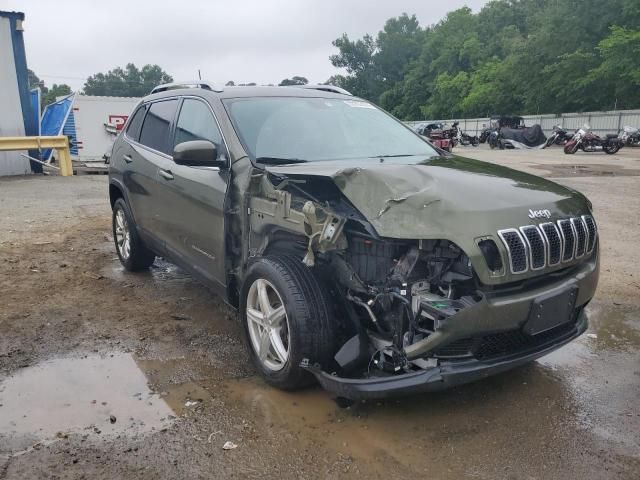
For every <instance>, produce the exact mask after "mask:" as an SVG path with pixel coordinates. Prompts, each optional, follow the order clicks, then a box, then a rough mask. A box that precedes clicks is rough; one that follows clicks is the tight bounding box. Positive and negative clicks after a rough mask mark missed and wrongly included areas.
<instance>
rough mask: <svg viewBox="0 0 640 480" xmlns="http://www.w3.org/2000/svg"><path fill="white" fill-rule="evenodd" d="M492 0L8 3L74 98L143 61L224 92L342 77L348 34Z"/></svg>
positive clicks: (4, 6) (38, 67) (1, 5)
mask: <svg viewBox="0 0 640 480" xmlns="http://www.w3.org/2000/svg"><path fill="white" fill-rule="evenodd" d="M485 3H487V2H486V0H447V1H441V0H438V1H432V0H235V1H229V0H224V1H223V0H209V1H205V0H200V1H197V0H180V1H175V0H174V1H167V0H157V1H153V2H152V1H146V2H144V1H141V0H128V1H104V0H102V1H94V0H0V10H10V11H11V10H15V11H21V12H24V13H25V22H24V29H25V32H24V38H25V46H26V50H27V64H28V66H29V68H30V69H32V70H33V71H34V72H35V73H36V74H37V75H38V76H39V77H40V79H42V80H44V81H45V82H46V85H48V86H51V85H52V84H53V83H67V84H68V85H70V86H71V87H72V89H74V90H78V89H81V88H82V85H83V84H84V81H85V79H86V78H87V77H88V76H89V75H92V74H95V73H98V72H106V71H108V70H110V69H112V68H114V67H116V66H122V67H124V66H125V65H126V64H127V63H130V62H133V63H134V64H136V65H137V66H138V67H141V66H142V65H144V64H147V63H151V64H154V63H155V64H158V65H160V66H161V67H162V68H163V69H164V70H165V71H166V72H168V73H169V74H170V75H172V76H173V78H174V79H175V80H189V79H196V78H198V69H200V71H201V73H202V78H203V79H206V80H210V81H212V82H215V83H221V84H224V83H226V82H227V81H228V80H233V81H234V82H235V83H248V82H256V83H258V84H269V83H274V84H277V83H279V82H280V81H281V80H282V79H284V78H290V77H292V76H294V75H301V76H304V77H307V78H308V79H309V81H310V82H311V83H321V82H324V81H326V80H327V79H328V78H329V77H330V76H331V75H333V74H335V73H339V71H338V70H337V69H336V68H334V67H333V66H332V65H331V62H330V61H329V56H330V55H331V54H334V53H337V49H336V48H334V47H333V46H332V45H331V42H332V41H333V40H334V39H336V38H338V37H339V36H341V35H342V34H343V33H347V34H348V35H349V37H350V38H352V39H356V38H360V37H362V36H363V35H364V34H366V33H370V34H372V35H374V36H375V34H376V33H377V32H378V31H379V30H381V29H382V27H383V26H384V22H385V21H386V20H387V19H388V18H390V17H394V16H398V15H401V14H402V13H403V12H407V13H408V14H410V15H411V14H415V15H416V16H417V18H418V20H419V22H420V24H421V25H423V26H426V25H431V24H434V23H437V22H438V21H440V20H441V19H442V18H444V16H445V15H446V13H447V12H448V11H451V10H455V9H457V8H460V7H462V6H465V5H467V6H469V7H470V8H471V9H472V10H473V11H474V12H477V11H478V10H479V9H480V8H482V6H483V5H484V4H485Z"/></svg>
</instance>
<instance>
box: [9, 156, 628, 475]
mask: <svg viewBox="0 0 640 480" xmlns="http://www.w3.org/2000/svg"><path fill="white" fill-rule="evenodd" d="M457 153H459V154H460V155H463V156H469V157H475V158H480V159H483V160H489V161H494V162H496V163H500V164H504V165H509V166H512V167H514V168H518V169H522V170H526V171H529V172H532V173H536V174H539V175H543V176H547V177H552V178H553V179H554V180H555V181H557V182H559V183H562V184H565V185H567V186H569V187H571V188H575V189H577V190H580V191H582V192H584V193H585V194H586V195H587V196H588V197H589V198H590V199H591V201H592V202H593V204H594V211H595V217H596V220H597V221H598V224H599V229H600V239H601V240H600V241H601V252H602V266H601V267H602V268H601V279H600V285H599V289H598V293H597V295H596V298H595V299H594V301H593V302H592V304H591V305H590V307H589V313H590V328H589V332H588V334H587V335H583V336H582V337H581V338H579V339H578V340H576V341H574V342H573V343H571V344H569V345H567V346H566V347H564V348H562V349H560V350H559V351H557V352H555V353H553V354H551V355H548V356H547V357H544V358H542V359H541V360H539V361H537V362H535V363H533V364H531V365H529V366H527V367H524V368H520V369H517V370H515V371H511V372H508V373H506V374H502V375H499V376H496V377H493V378H489V379H487V380H484V381H480V382H477V383H474V384H471V385H467V386H464V387H459V388H456V389H454V390H450V391H445V392H441V393H437V394H429V395H422V396H419V397H412V398H403V399H398V400H390V401H386V402H371V403H361V404H356V405H354V406H351V407H349V408H340V407H339V406H338V405H337V404H336V403H335V402H334V401H333V400H332V399H331V397H330V396H329V395H328V394H326V393H325V392H323V391H321V390H320V389H319V388H315V389H310V390H307V391H304V392H300V393H295V394H288V393H282V392H279V391H275V390H273V389H270V388H268V387H266V386H265V385H264V384H263V383H262V382H261V381H260V380H259V379H258V378H257V377H256V374H255V372H254V370H253V368H252V367H251V366H250V365H249V362H248V357H247V355H246V354H245V351H244V346H243V344H242V339H241V333H240V328H239V325H238V322H237V321H236V317H235V313H234V312H233V311H232V310H230V309H229V308H227V307H226V306H225V305H224V304H223V303H222V302H221V301H220V299H218V298H216V297H215V296H214V295H212V294H211V293H210V292H208V291H207V290H206V289H205V288H204V287H202V286H201V285H199V284H198V283H196V282H195V281H194V280H192V279H191V278H190V277H189V276H188V275H187V274H185V273H183V272H181V271H180V270H178V269H177V268H176V267H174V266H172V265H171V264H169V263H167V262H165V261H163V260H160V259H159V260H157V261H156V264H155V265H154V267H153V268H152V269H151V270H150V271H149V272H145V273H140V274H131V273H127V272H125V271H123V269H122V268H121V267H120V264H119V262H118V260H117V257H116V255H115V251H114V248H113V245H112V238H111V231H110V211H109V205H108V200H107V178H106V176H80V177H73V178H61V177H53V176H52V177H41V176H40V177H30V178H4V179H0V479H18V478H25V479H34V478H70V479H81V478H95V479H101V478H104V479H112V478H125V479H133V478H135V479H147V478H148V479H164V478H166V479H182V478H189V479H193V478H283V479H288V478H310V479H311V478H357V477H367V478H385V479H394V478H408V477H413V476H418V475H419V476H421V477H423V478H434V479H460V478H475V479H569V478H589V479H613V478H616V479H637V478H640V402H639V400H638V399H639V398H640V300H639V297H640V258H639V257H640V253H639V249H638V245H639V241H640V240H639V239H640V149H637V150H635V151H634V150H630V149H624V150H622V151H621V152H620V154H618V155H615V156H606V155H602V154H592V155H589V154H580V153H579V154H576V155H573V156H571V157H569V156H567V155H563V154H562V151H561V149H556V148H552V149H549V150H542V151H533V150H530V151H490V150H489V149H488V148H486V146H481V147H478V148H472V147H467V148H459V149H458V152H457ZM226 442H232V444H233V445H231V446H232V447H233V446H234V445H235V446H236V448H231V449H227V450H226V449H224V448H223V447H224V445H225V443H226ZM228 446H229V445H228Z"/></svg>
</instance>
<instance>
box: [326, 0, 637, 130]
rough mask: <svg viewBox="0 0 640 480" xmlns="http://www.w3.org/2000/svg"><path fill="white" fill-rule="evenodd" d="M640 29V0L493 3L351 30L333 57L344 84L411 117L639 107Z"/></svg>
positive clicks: (502, 0) (495, 0) (510, 0)
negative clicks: (355, 35)
mask: <svg viewBox="0 0 640 480" xmlns="http://www.w3.org/2000/svg"><path fill="white" fill-rule="evenodd" d="M594 12H596V13H595V14H594ZM639 35H640V3H639V2H638V0H609V1H608V2H607V5H606V7H604V6H603V5H602V2H601V1H600V0H584V1H581V2H576V0H493V1H490V2H489V3H487V4H486V5H485V6H484V7H483V8H482V9H481V10H480V11H479V12H478V13H473V11H471V10H470V9H469V8H466V7H465V8H461V9H458V10H454V11H452V12H449V13H448V14H447V15H446V17H445V18H444V19H443V20H442V21H440V22H438V23H437V24H435V25H431V26H428V27H421V26H420V25H419V24H418V22H417V21H416V19H415V17H414V16H408V15H407V14H403V15H402V16H400V17H397V18H391V19H389V20H387V22H386V23H385V24H384V26H383V28H382V29H381V30H380V32H378V34H377V35H365V36H364V37H362V38H361V39H359V40H355V41H354V40H351V39H349V37H348V36H347V35H346V34H345V35H343V36H342V37H340V38H338V39H336V40H335V41H334V42H333V45H334V46H335V47H336V48H337V49H338V53H337V54H335V55H332V56H331V57H330V60H331V63H332V64H333V65H334V66H336V67H339V68H344V69H345V70H346V75H343V76H339V77H336V78H337V79H338V81H339V82H341V84H340V86H342V87H344V88H346V89H348V90H350V91H352V92H353V93H354V94H356V95H359V96H363V97H365V98H368V99H370V100H372V101H375V102H378V103H380V105H382V106H383V107H384V108H385V109H387V110H389V111H390V112H392V113H393V114H394V115H397V116H399V117H401V118H403V119H407V120H419V119H424V118H425V117H431V118H434V117H435V118H442V117H449V116H454V117H457V116H462V115H464V116H476V115H482V116H484V115H488V114H528V113H532V114H535V113H553V112H559V111H562V110H564V111H567V110H571V111H585V110H598V109H609V108H613V106H614V105H615V104H617V105H618V108H620V107H623V108H638V107H640V97H639V95H640V88H639V87H640V84H639V83H638V77H639V76H640V73H639V67H638V65H640V64H638V61H637V59H638V58H639V55H638V54H639V53H640V52H639V51H638V48H639V45H638V42H639Z"/></svg>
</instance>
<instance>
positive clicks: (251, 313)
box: [240, 254, 337, 390]
mask: <svg viewBox="0 0 640 480" xmlns="http://www.w3.org/2000/svg"><path fill="white" fill-rule="evenodd" d="M263 287H264V291H265V292H267V295H266V297H267V299H268V304H267V305H268V306H267V307H266V308H267V309H269V310H270V311H271V312H277V311H280V307H283V309H284V318H282V316H281V315H282V314H280V315H278V314H276V313H272V314H271V316H272V321H273V322H276V321H277V322H278V324H277V327H274V326H273V324H272V323H271V321H267V322H264V314H263V311H264V309H265V308H264V307H263V305H265V304H264V303H263V302H262V301H261V300H260V298H261V294H260V293H261V289H262V288H263ZM329 305H330V303H329V300H328V295H327V293H326V290H325V288H324V287H323V285H322V284H321V283H320V282H319V281H318V280H317V279H316V277H315V275H314V274H313V272H312V271H311V270H310V269H309V268H307V267H306V266H305V265H304V264H303V263H302V262H301V261H300V259H299V258H297V257H294V256H291V255H281V254H273V255H269V256H266V257H262V258H260V259H258V260H256V261H255V262H254V263H253V264H252V265H251V266H250V267H249V270H248V271H247V275H246V278H245V280H244V282H243V286H242V291H241V294H240V315H241V321H242V327H243V330H244V333H245V335H244V338H245V342H246V346H247V350H248V352H249V356H250V357H251V360H252V361H253V363H254V365H255V366H256V368H257V369H258V371H259V372H260V374H261V375H262V377H263V378H264V380H265V381H266V382H267V383H268V384H270V385H272V386H274V387H276V388H280V389H282V390H298V389H300V388H304V387H306V386H309V385H311V384H313V383H314V382H315V378H314V377H313V375H312V374H311V373H310V372H308V371H307V370H305V369H303V368H301V367H300V363H301V362H302V361H303V360H304V359H308V360H309V362H310V363H311V364H319V365H320V366H321V367H322V368H326V367H328V365H330V364H331V362H332V357H333V355H334V353H335V348H334V337H335V334H336V330H337V328H335V326H334V324H333V321H332V320H333V317H332V315H331V314H330V308H329ZM260 322H264V323H260ZM265 324H268V325H269V326H268V327H266V325H265ZM265 327H266V328H265ZM276 329H277V330H276ZM265 330H269V333H268V334H267V337H268V339H267V337H265V336H264V335H263V334H264V332H265ZM278 339H279V340H278ZM261 342H265V343H261ZM267 342H268V343H269V345H266V343H267ZM260 352H263V354H262V355H261V353H260Z"/></svg>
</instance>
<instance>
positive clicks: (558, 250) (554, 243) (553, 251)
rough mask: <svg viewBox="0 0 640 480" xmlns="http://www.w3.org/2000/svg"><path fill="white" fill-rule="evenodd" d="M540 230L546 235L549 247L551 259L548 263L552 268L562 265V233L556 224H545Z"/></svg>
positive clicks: (549, 258)
mask: <svg viewBox="0 0 640 480" xmlns="http://www.w3.org/2000/svg"><path fill="white" fill-rule="evenodd" d="M540 230H541V231H542V234H543V235H544V238H545V241H546V243H547V247H548V248H549V252H548V253H549V257H548V259H547V263H548V264H549V266H550V267H552V266H554V265H557V264H559V263H560V257H561V256H562V239H561V238H560V232H559V231H558V228H557V227H556V225H555V223H550V222H549V223H543V224H542V225H540Z"/></svg>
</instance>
